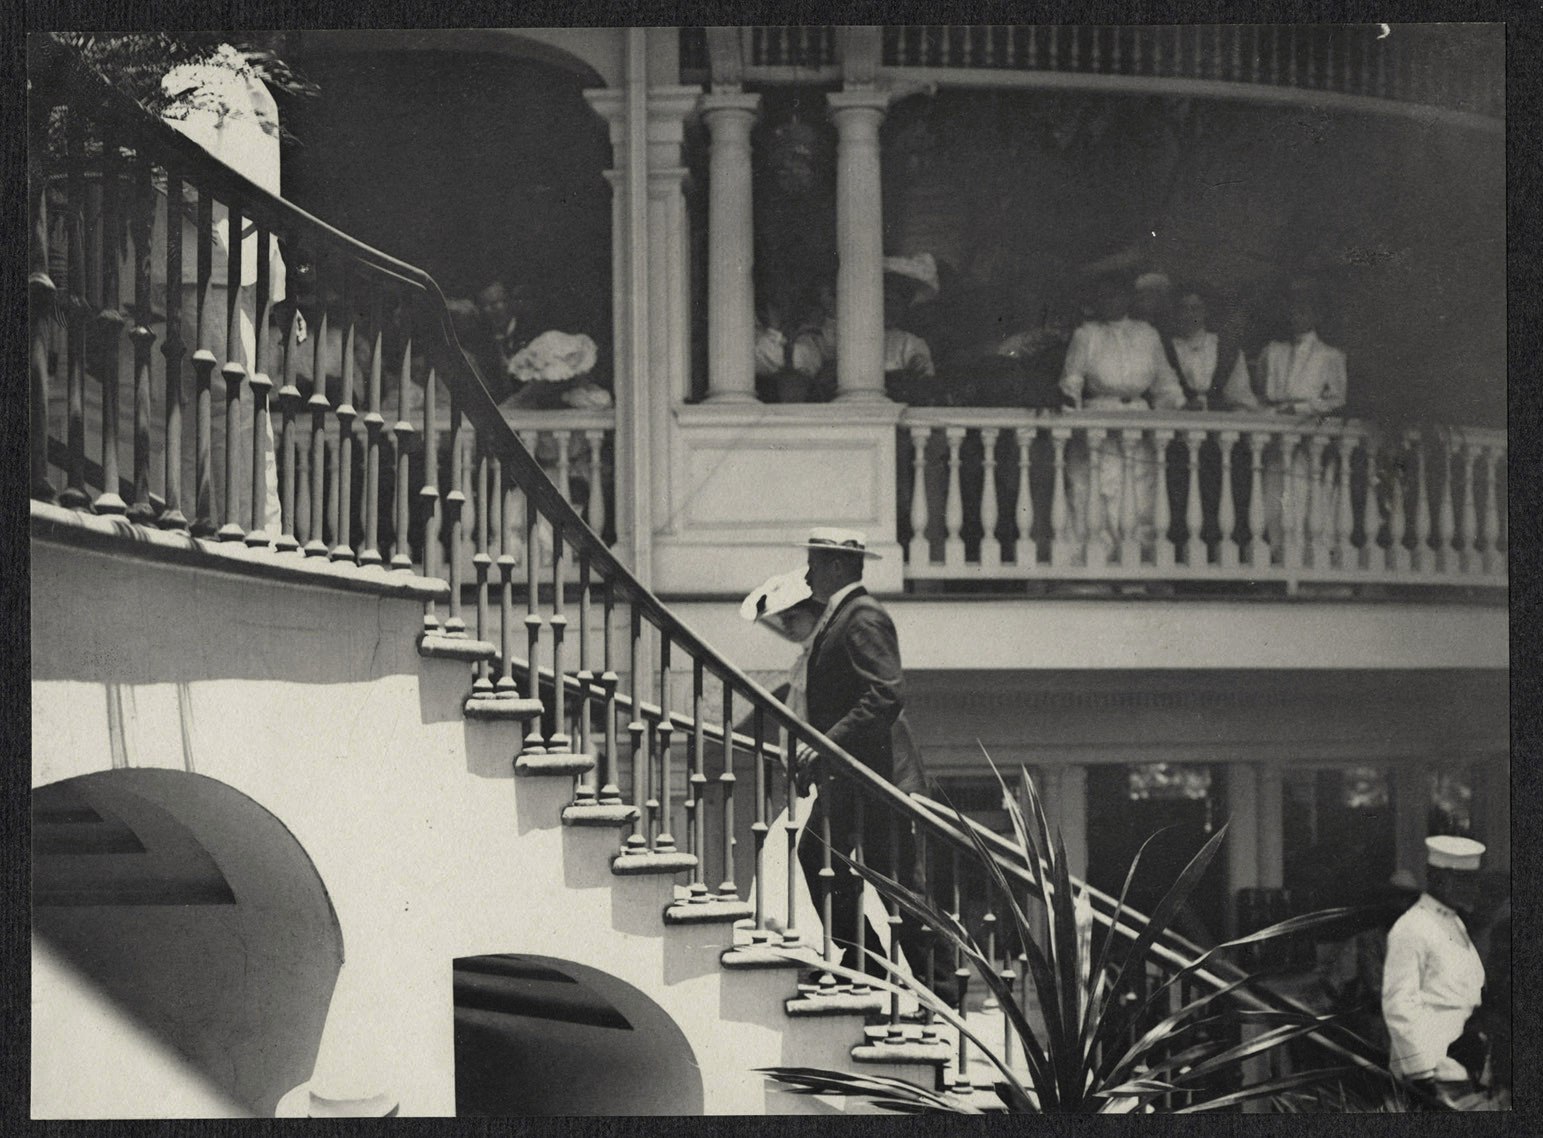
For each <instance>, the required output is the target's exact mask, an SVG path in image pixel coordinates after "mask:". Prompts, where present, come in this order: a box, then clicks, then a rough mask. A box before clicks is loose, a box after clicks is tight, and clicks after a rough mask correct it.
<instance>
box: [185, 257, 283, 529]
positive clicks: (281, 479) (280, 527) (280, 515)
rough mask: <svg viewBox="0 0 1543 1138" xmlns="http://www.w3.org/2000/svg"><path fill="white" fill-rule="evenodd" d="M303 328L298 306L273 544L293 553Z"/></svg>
mask: <svg viewBox="0 0 1543 1138" xmlns="http://www.w3.org/2000/svg"><path fill="white" fill-rule="evenodd" d="M169 291H170V289H169V286H168V292H169ZM166 326H167V329H168V333H169V330H170V328H171V326H172V325H171V318H170V317H168V318H167V325H166ZM300 326H301V316H300V308H299V306H298V305H297V306H295V307H293V308H291V309H290V312H289V320H288V322H287V329H286V333H285V336H284V362H283V366H284V375H283V380H284V382H283V383H282V384H281V385H280V386H279V536H278V539H277V540H276V541H275V542H274V543H273V548H274V549H275V550H277V551H278V552H280V553H293V552H294V551H296V550H298V549H299V548H300V538H299V525H298V524H297V521H298V519H297V518H296V509H297V506H298V501H297V498H298V494H297V487H296V485H295V482H296V479H297V478H298V477H299V471H298V470H297V463H296V456H295V450H296V446H297V442H296V439H295V412H296V409H297V408H298V406H299V404H300V389H299V388H298V387H296V386H295V368H296V366H297V363H298V361H297V359H296V357H297V356H298V355H299V351H300V349H299V348H298V347H297V346H296V344H295V333H296V330H297V329H298V328H299V327H300ZM166 366H167V368H168V370H169V369H170V367H171V361H170V360H168V361H167V365H166ZM172 438H173V436H172V434H171V427H170V425H168V426H167V436H166V441H167V445H168V446H169V445H170V444H171V440H172ZM163 524H164V523H163Z"/></svg>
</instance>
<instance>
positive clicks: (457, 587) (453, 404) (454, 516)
mask: <svg viewBox="0 0 1543 1138" xmlns="http://www.w3.org/2000/svg"><path fill="white" fill-rule="evenodd" d="M365 418H366V420H368V418H369V416H368V415H366V416H365ZM366 429H369V428H368V427H367V428H366ZM374 430H375V431H377V432H378V431H379V430H380V421H379V417H378V416H377V421H376V424H375V427H374ZM464 430H465V416H464V414H463V413H462V411H461V396H460V395H459V394H458V393H457V391H456V389H455V388H451V389H450V446H449V454H450V472H449V473H450V489H449V492H448V493H446V494H445V521H446V523H447V524H448V526H449V535H450V536H449V539H448V540H447V541H446V543H445V547H446V550H447V554H446V556H447V558H448V562H449V564H448V565H447V566H446V576H448V577H449V578H450V601H449V605H448V612H447V613H446V615H445V626H444V627H445V635H446V636H457V637H459V636H465V635H466V618H465V617H463V616H462V615H461V542H462V540H463V535H464V532H465V524H466V521H465V514H466V491H465V490H464V488H463V486H462V481H463V479H464V477H465V475H464V474H463V472H462V452H463V450H464V448H465V444H464V441H463V439H464ZM370 445H371V444H370V443H369V441H368V439H366V442H365V476H364V500H365V518H366V521H365V528H366V536H365V551H364V552H361V553H360V554H359V562H360V564H369V563H370V562H369V561H368V559H367V556H368V551H369V550H370V549H371V548H372V546H371V542H370V536H369V526H370V522H369V520H368V519H369V517H370V516H371V505H370V501H371V497H372V495H373V494H374V493H375V491H373V490H372V489H371V487H373V486H375V485H377V483H376V482H375V481H374V478H375V477H376V476H375V475H371V474H370V473H369V465H370V459H369V451H370ZM377 470H378V467H377ZM379 563H380V554H379V553H376V554H375V558H374V564H377V565H378V564H379ZM504 658H505V659H506V660H507V659H508V658H509V653H508V652H507V651H506V652H505V653H504ZM530 694H531V698H535V697H536V696H537V695H538V694H539V693H537V692H531V693H530Z"/></svg>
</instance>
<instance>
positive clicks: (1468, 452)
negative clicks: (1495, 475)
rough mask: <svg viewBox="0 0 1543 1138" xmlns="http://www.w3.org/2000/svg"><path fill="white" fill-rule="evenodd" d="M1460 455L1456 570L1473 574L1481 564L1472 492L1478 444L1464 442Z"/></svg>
mask: <svg viewBox="0 0 1543 1138" xmlns="http://www.w3.org/2000/svg"><path fill="white" fill-rule="evenodd" d="M1462 455H1463V457H1462V471H1463V499H1462V532H1461V533H1460V534H1459V536H1458V555H1457V568H1458V570H1459V571H1460V572H1463V573H1473V572H1476V571H1477V570H1478V569H1479V567H1480V565H1481V563H1482V562H1481V558H1480V555H1479V532H1478V530H1479V521H1478V510H1477V509H1476V506H1477V501H1476V497H1475V495H1474V492H1473V478H1474V472H1475V471H1476V470H1477V469H1478V462H1479V447H1478V444H1476V443H1472V442H1467V441H1465V442H1464V443H1463V448H1462Z"/></svg>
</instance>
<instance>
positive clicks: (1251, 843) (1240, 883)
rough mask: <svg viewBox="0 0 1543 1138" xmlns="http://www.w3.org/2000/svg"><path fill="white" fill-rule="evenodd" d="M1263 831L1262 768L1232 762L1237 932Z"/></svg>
mask: <svg viewBox="0 0 1543 1138" xmlns="http://www.w3.org/2000/svg"><path fill="white" fill-rule="evenodd" d="M1225 490H1226V487H1223V491H1224V492H1225ZM1259 832H1260V825H1259V773H1258V770H1257V769H1256V768H1255V766H1254V765H1253V764H1252V763H1230V764H1228V767H1227V925H1228V928H1229V929H1230V930H1231V931H1232V932H1233V933H1236V931H1237V901H1238V890H1239V889H1249V888H1253V887H1256V886H1257V885H1258V884H1259Z"/></svg>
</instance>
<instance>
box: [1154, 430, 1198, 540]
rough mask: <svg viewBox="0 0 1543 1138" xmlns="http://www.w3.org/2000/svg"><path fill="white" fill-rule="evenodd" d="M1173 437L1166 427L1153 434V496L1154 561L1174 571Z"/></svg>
mask: <svg viewBox="0 0 1543 1138" xmlns="http://www.w3.org/2000/svg"><path fill="white" fill-rule="evenodd" d="M1173 437H1174V432H1173V431H1172V430H1171V429H1169V428H1166V427H1159V428H1157V429H1156V430H1154V431H1153V432H1152V454H1153V455H1154V456H1155V458H1156V460H1157V482H1156V491H1155V493H1154V494H1153V496H1152V530H1153V534H1154V537H1155V544H1154V558H1153V560H1154V563H1155V564H1156V566H1157V567H1158V568H1159V569H1172V568H1173V566H1174V561H1175V557H1174V553H1175V548H1174V542H1173V539H1172V536H1171V534H1170V532H1169V531H1170V530H1172V528H1173V513H1172V506H1171V505H1170V504H1169V502H1168V452H1169V448H1170V446H1171V445H1172V443H1173ZM1191 469H1193V463H1191Z"/></svg>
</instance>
